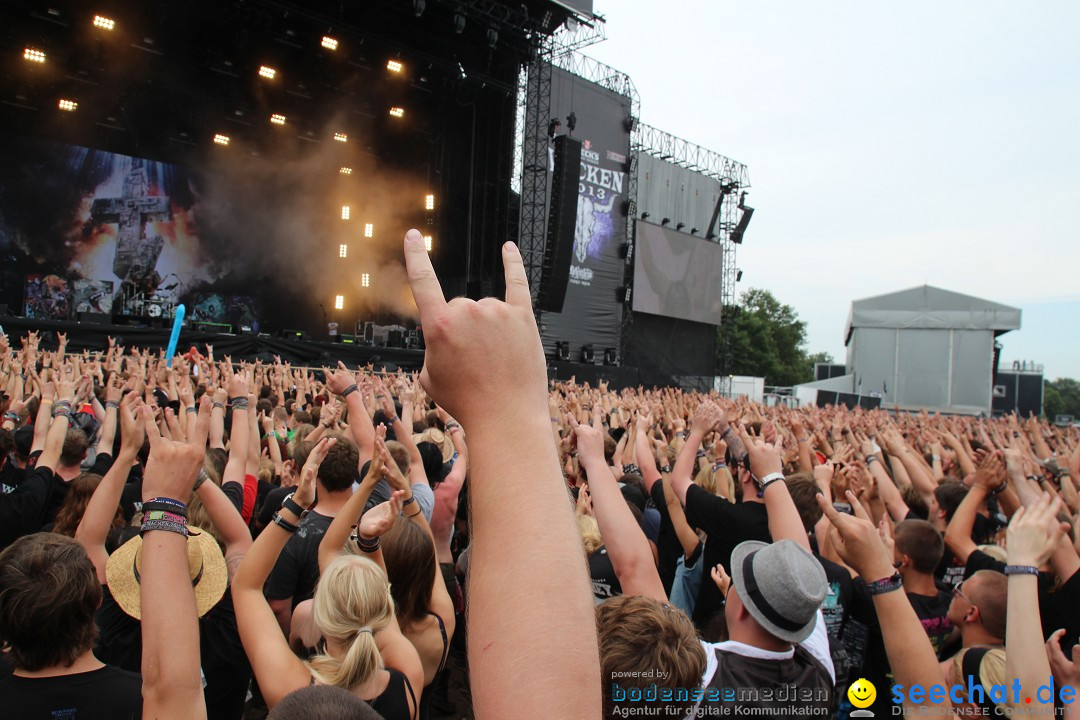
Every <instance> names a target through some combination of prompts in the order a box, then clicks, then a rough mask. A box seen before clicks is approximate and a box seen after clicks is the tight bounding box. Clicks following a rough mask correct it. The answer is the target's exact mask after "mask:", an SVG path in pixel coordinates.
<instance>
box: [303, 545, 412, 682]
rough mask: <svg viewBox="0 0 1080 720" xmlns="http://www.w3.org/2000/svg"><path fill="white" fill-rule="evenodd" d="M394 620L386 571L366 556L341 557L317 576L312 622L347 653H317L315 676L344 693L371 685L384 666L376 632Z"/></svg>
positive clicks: (313, 667)
mask: <svg viewBox="0 0 1080 720" xmlns="http://www.w3.org/2000/svg"><path fill="white" fill-rule="evenodd" d="M393 619H394V600H393V598H391V597H390V583H389V581H388V580H387V579H386V572H385V571H384V570H383V569H382V568H381V567H379V566H378V565H376V564H375V563H374V562H372V561H371V560H369V559H367V558H366V557H360V556H358V555H340V556H338V557H337V558H336V559H335V560H334V561H333V562H332V563H330V565H328V566H327V568H326V570H325V571H324V572H323V574H322V577H320V578H319V584H318V586H317V587H316V589H315V600H314V603H313V605H312V620H313V621H314V623H315V627H316V628H317V629H318V630H319V632H320V633H321V634H322V636H323V637H325V638H327V639H329V640H335V641H337V642H338V643H340V644H341V645H342V647H344V648H345V655H344V657H342V658H336V657H333V656H332V655H329V654H326V653H323V654H320V655H316V656H315V657H313V658H311V660H310V661H309V662H308V667H309V668H310V669H311V674H312V675H313V676H315V679H316V680H318V681H319V682H320V683H322V684H324V685H334V686H337V687H340V688H345V689H346V690H353V689H354V688H357V687H359V686H361V685H363V684H364V683H366V682H368V681H370V680H371V679H372V678H373V677H374V676H375V674H376V673H377V672H378V671H379V669H380V668H381V667H382V665H383V661H382V655H381V654H380V653H379V648H378V647H377V646H376V644H375V633H376V632H378V631H379V630H382V629H383V628H384V627H386V626H387V625H389V624H390V621H391V620H393Z"/></svg>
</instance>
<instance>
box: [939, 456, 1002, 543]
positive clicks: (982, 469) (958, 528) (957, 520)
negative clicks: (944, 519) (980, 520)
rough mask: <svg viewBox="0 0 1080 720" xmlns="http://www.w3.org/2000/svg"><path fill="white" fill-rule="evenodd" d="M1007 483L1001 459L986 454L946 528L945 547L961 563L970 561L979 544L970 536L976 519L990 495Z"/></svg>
mask: <svg viewBox="0 0 1080 720" xmlns="http://www.w3.org/2000/svg"><path fill="white" fill-rule="evenodd" d="M1004 482H1005V468H1004V466H1003V465H1002V463H1001V459H1000V458H999V457H997V456H996V455H994V454H991V455H987V456H986V457H985V458H984V459H983V461H982V463H980V464H979V468H978V470H976V472H975V475H974V476H973V478H972V481H971V487H970V488H968V492H967V495H965V496H964V499H963V500H961V501H960V505H959V507H957V508H956V512H954V513H953V516H952V519H951V520H950V521H949V525H948V527H946V528H945V545H946V546H947V547H948V548H949V550H950V551H952V554H953V555H955V556H956V557H957V559H958V560H960V561H961V562H965V563H966V562H967V559H968V557H969V556H970V555H971V553H973V552H975V548H976V547H977V545H976V544H975V540H974V539H973V538H972V537H971V533H972V531H973V530H974V528H975V516H976V515H978V514H979V509H980V508H981V507H982V506H983V505H984V504H985V503H986V498H987V497H989V495H990V493H991V492H992V491H993V490H995V489H997V488H999V487H1001V485H1002V483H1004Z"/></svg>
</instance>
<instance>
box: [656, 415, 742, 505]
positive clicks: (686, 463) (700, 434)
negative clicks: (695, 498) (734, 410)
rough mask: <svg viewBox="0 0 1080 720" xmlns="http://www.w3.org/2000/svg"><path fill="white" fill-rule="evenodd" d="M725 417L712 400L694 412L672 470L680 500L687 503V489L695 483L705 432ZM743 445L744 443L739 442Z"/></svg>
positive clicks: (684, 503)
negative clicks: (696, 468)
mask: <svg viewBox="0 0 1080 720" xmlns="http://www.w3.org/2000/svg"><path fill="white" fill-rule="evenodd" d="M722 417H723V415H722V413H721V412H720V408H719V407H717V405H716V403H714V402H712V401H706V402H703V403H701V404H700V405H698V408H697V411H696V412H695V413H694V424H693V426H692V427H691V428H690V432H689V433H688V434H687V436H686V444H685V445H683V447H682V450H680V451H679V456H678V457H677V458H676V459H675V467H674V469H673V470H672V471H671V489H672V490H674V491H675V496H676V497H677V498H679V502H680V503H682V504H683V505H684V506H685V505H686V491H687V490H688V489H689V488H690V486H691V485H693V484H694V479H693V472H694V466H695V464H696V463H697V451H698V448H700V447H701V441H702V439H703V438H704V437H705V433H707V432H709V431H710V430H712V429H713V427H715V426H716V425H717V423H719V422H720V421H721V418H722ZM739 446H740V447H742V443H741V442H740V444H739Z"/></svg>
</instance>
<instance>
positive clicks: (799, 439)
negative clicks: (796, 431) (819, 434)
mask: <svg viewBox="0 0 1080 720" xmlns="http://www.w3.org/2000/svg"><path fill="white" fill-rule="evenodd" d="M795 442H801V443H808V442H810V438H808V437H801V438H798V439H797V440H796V441H795Z"/></svg>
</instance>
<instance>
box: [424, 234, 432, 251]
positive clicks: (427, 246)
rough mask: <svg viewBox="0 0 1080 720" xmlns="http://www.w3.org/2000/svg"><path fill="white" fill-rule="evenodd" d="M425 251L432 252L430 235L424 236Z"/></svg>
mask: <svg viewBox="0 0 1080 720" xmlns="http://www.w3.org/2000/svg"><path fill="white" fill-rule="evenodd" d="M424 249H425V250H427V251H428V252H431V236H430V235H425V236H424Z"/></svg>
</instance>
